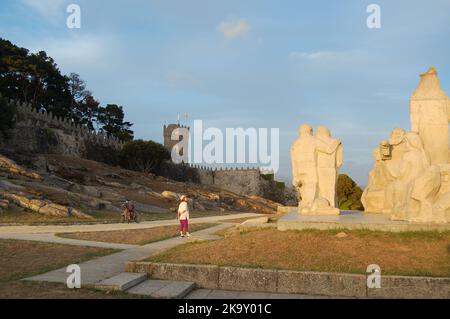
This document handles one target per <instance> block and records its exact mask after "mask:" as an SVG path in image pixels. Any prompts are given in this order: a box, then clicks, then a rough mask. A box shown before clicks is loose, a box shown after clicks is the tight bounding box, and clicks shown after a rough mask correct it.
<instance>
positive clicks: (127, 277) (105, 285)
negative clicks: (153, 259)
mask: <svg viewBox="0 0 450 319" xmlns="http://www.w3.org/2000/svg"><path fill="white" fill-rule="evenodd" d="M146 279H147V274H136V273H130V272H123V273H120V274H118V275H117V276H114V277H111V278H108V279H105V280H102V281H100V282H99V283H97V284H95V286H94V287H95V288H97V289H102V290H118V291H126V290H128V289H130V288H132V287H134V286H136V285H138V284H140V283H141V282H143V281H145V280H146Z"/></svg>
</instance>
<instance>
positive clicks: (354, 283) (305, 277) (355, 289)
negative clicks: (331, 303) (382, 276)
mask: <svg viewBox="0 0 450 319" xmlns="http://www.w3.org/2000/svg"><path fill="white" fill-rule="evenodd" d="M277 275H278V279H277V280H278V289H277V292H280V293H299V294H308V295H324V296H342V297H360V298H363V297H366V286H367V280H366V276H365V275H348V274H339V273H320V272H297V271H284V270H279V271H278V273H277Z"/></svg>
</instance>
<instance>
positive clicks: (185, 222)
mask: <svg viewBox="0 0 450 319" xmlns="http://www.w3.org/2000/svg"><path fill="white" fill-rule="evenodd" d="M180 201H181V202H180V206H178V220H179V221H180V236H181V237H184V234H183V232H184V233H185V234H186V236H187V237H191V235H190V234H189V204H188V198H187V196H185V195H182V196H181V197H180Z"/></svg>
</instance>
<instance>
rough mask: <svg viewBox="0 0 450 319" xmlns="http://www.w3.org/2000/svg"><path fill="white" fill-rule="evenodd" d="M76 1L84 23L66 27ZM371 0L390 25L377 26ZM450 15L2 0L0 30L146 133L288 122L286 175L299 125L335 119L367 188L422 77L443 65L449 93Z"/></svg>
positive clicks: (420, 4) (139, 1)
mask: <svg viewBox="0 0 450 319" xmlns="http://www.w3.org/2000/svg"><path fill="white" fill-rule="evenodd" d="M70 3H76V4H78V5H80V7H81V10H82V15H81V17H82V27H81V29H72V30H70V29H68V28H67V27H66V18H67V15H68V14H67V13H66V7H67V5H68V4H70ZM371 3H376V4H378V5H379V6H380V8H381V29H368V28H367V26H366V19H367V16H368V15H369V14H368V13H367V12H366V8H367V6H368V5H369V4H371ZM449 22H450V0H433V1H411V0H409V1H403V0H399V1H379V0H370V1H361V0H358V1H357V0H348V1H323V0H319V1H262V0H257V1H256V0H255V1H244V0H240V1H235V0H227V1H211V0H202V1H200V0H198V1H197V0H183V1H182V0H179V1H173V0H155V1H151V0H128V1H125V0H120V1H119V0H118V1H108V2H107V1H100V0H91V1H87V0H78V1H76V0H71V1H65V0H0V36H1V37H4V38H6V39H8V40H10V41H12V42H13V43H15V44H17V45H19V46H22V47H26V48H29V49H31V50H32V51H38V50H45V51H46V52H47V53H48V54H49V55H50V56H52V57H53V58H54V59H55V60H56V62H57V63H58V65H59V67H60V69H61V70H62V72H63V73H70V72H77V73H79V74H80V75H81V77H82V78H83V79H85V80H86V81H87V84H88V88H89V89H90V90H91V91H92V92H93V93H94V96H96V97H97V98H98V99H99V100H100V102H101V103H102V104H103V105H105V104H107V103H117V104H120V105H123V106H124V108H125V112H126V115H127V119H128V120H129V121H131V122H133V123H134V127H133V128H134V131H135V135H136V137H137V138H144V139H153V140H156V141H159V142H161V141H162V125H163V124H164V123H170V122H173V121H174V120H175V119H176V115H177V113H185V112H188V113H189V117H190V119H202V120H204V125H205V126H214V127H219V128H223V129H224V128H226V127H244V128H246V127H256V128H258V127H267V128H271V127H278V128H280V137H281V141H280V142H281V143H280V153H281V158H280V165H281V166H280V171H279V174H278V177H279V178H281V179H286V178H289V177H290V163H289V146H290V144H291V143H292V141H293V140H294V139H295V137H296V134H297V127H298V125H299V124H301V123H310V124H311V125H313V126H314V127H317V126H319V125H325V126H328V127H329V128H330V129H331V132H332V134H333V135H334V136H335V137H338V138H340V139H341V140H342V141H343V144H344V161H345V164H344V167H343V169H342V171H344V172H346V173H349V174H350V175H351V176H352V177H353V178H355V179H356V180H357V181H358V182H359V183H361V184H363V185H364V184H366V183H367V174H368V172H369V170H370V168H371V166H372V158H371V152H372V149H373V148H375V147H376V146H377V145H378V143H379V142H380V141H381V140H382V139H385V138H386V137H388V135H389V133H390V131H391V130H392V128H394V127H403V128H405V129H409V113H408V100H409V96H410V95H411V93H412V91H413V90H414V88H415V86H416V85H417V83H418V79H419V78H418V75H419V73H422V72H425V71H426V70H427V69H428V67H429V66H431V65H434V66H435V67H436V68H437V70H438V72H439V77H440V79H441V84H442V86H443V88H444V90H445V91H446V92H447V93H450V45H449V39H450V24H449Z"/></svg>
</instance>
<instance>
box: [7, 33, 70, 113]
mask: <svg viewBox="0 0 450 319" xmlns="http://www.w3.org/2000/svg"><path fill="white" fill-rule="evenodd" d="M0 93H2V94H3V96H5V97H7V98H11V99H15V100H19V101H22V102H25V103H30V104H31V105H33V106H34V107H35V108H37V109H39V110H41V109H44V110H47V111H51V112H52V113H53V114H55V115H58V116H62V117H70V115H71V112H70V107H71V103H72V95H71V92H70V90H69V86H68V78H67V77H65V76H63V75H62V74H61V72H60V70H59V69H58V66H57V65H56V63H55V61H54V60H53V59H52V58H51V57H49V56H47V54H46V53H45V52H44V51H40V52H38V53H35V54H33V53H29V51H28V50H27V49H24V48H19V47H17V46H15V45H14V44H12V43H11V42H9V41H7V40H4V39H1V38H0Z"/></svg>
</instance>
